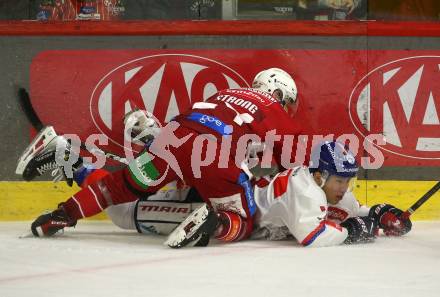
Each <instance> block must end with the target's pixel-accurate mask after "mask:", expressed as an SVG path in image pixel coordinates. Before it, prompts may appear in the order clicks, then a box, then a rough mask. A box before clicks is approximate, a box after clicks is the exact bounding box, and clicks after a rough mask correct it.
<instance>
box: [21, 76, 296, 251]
mask: <svg viewBox="0 0 440 297" xmlns="http://www.w3.org/2000/svg"><path fill="white" fill-rule="evenodd" d="M253 87H254V89H229V90H224V91H220V92H218V93H217V94H215V95H214V96H212V97H211V98H209V99H208V100H207V101H206V102H200V103H195V104H194V106H193V108H192V109H191V110H189V111H187V112H184V113H183V114H181V115H179V116H177V117H176V118H175V119H174V120H172V121H171V122H170V123H168V125H167V126H165V127H164V128H163V129H162V132H161V133H160V134H159V135H158V137H157V138H155V139H154V141H153V142H152V143H151V145H150V146H149V147H148V148H147V150H146V151H145V152H144V153H143V154H141V155H140V156H138V157H137V158H136V159H135V160H134V161H133V162H131V163H130V165H129V166H128V167H126V168H124V169H123V170H120V171H117V172H115V173H112V174H109V175H107V176H105V177H104V178H102V179H100V180H98V181H97V182H96V183H93V184H90V185H89V186H87V187H86V188H84V189H83V190H81V191H80V192H78V193H77V194H75V195H73V196H72V197H71V198H69V199H68V200H67V201H66V202H64V203H62V204H61V205H60V207H59V209H57V210H56V211H54V212H53V213H52V214H53V216H51V215H50V214H49V215H45V216H41V217H39V218H38V219H37V220H36V221H35V222H34V223H33V224H32V230H33V233H34V234H35V235H36V236H39V235H50V234H53V231H56V230H57V229H62V228H63V227H65V226H71V225H74V224H75V223H76V221H77V220H78V219H81V218H83V217H89V216H92V215H94V214H97V213H99V212H101V211H102V210H103V209H105V208H107V207H108V206H110V205H114V204H120V203H124V202H130V201H135V200H137V199H138V198H139V197H141V198H142V197H144V198H146V197H148V196H149V195H151V194H153V193H155V192H156V191H157V190H159V189H160V188H161V187H162V186H164V185H165V184H167V183H169V182H171V181H174V180H177V179H179V178H180V179H182V180H183V181H184V182H185V183H186V184H188V185H190V186H193V187H195V188H196V189H197V191H198V192H199V193H200V195H201V196H202V198H203V200H204V201H205V202H206V203H207V205H208V206H209V209H208V208H206V209H203V210H201V212H203V214H202V217H203V220H202V221H201V223H202V224H205V223H207V222H208V221H210V220H206V222H205V221H204V220H205V219H206V217H210V218H213V220H214V219H215V221H216V223H215V224H211V225H213V226H214V225H215V226H214V227H217V226H218V222H220V224H221V225H223V228H220V229H221V230H223V232H220V233H219V234H218V237H219V238H223V239H224V240H225V241H236V240H241V239H243V238H246V237H248V236H249V235H250V233H251V231H252V223H253V220H252V218H253V216H254V214H255V211H256V205H255V201H254V197H253V186H252V184H251V182H250V174H249V171H248V170H247V169H246V156H245V152H246V150H247V144H248V143H249V142H250V141H251V140H252V141H254V140H257V141H258V140H260V141H264V142H266V143H267V147H268V148H269V151H271V150H273V153H274V158H275V160H276V161H277V163H278V164H279V165H280V166H281V167H292V166H293V165H292V163H291V162H292V161H293V160H294V158H295V156H296V153H297V152H296V149H295V147H296V142H294V145H293V146H294V148H293V149H292V141H291V140H292V137H296V136H298V135H299V134H300V131H301V128H300V125H299V124H298V123H296V122H295V121H294V120H293V119H292V118H291V115H292V114H293V112H294V111H295V110H296V106H297V104H298V102H297V100H296V99H297V98H296V97H297V91H296V84H295V82H294V81H293V79H292V78H291V77H290V75H288V74H287V73H286V72H284V71H282V70H280V69H276V68H275V69H274V68H272V69H268V70H265V71H262V72H261V73H259V74H258V75H257V76H256V77H255V80H254V82H253ZM249 135H250V136H251V137H248V136H249ZM288 136H289V137H290V142H289V137H288ZM285 143H288V145H284V146H283V144H285ZM205 144H207V145H206V146H204V145H205ZM52 147H53V145H52ZM55 147H56V146H55ZM225 147H227V148H228V147H229V149H226V150H225V149H224V148H225ZM210 148H211V149H210ZM283 148H288V153H286V154H283V152H284V151H283ZM225 151H226V152H227V153H226V154H225ZM45 153H46V152H42V153H41V154H39V155H38V156H37V157H36V158H35V159H36V160H37V159H38V160H37V161H38V162H37V163H35V162H34V164H33V165H32V166H33V167H35V168H36V167H38V166H39V165H44V164H43V163H45V162H46V163H47V162H49V163H50V162H53V159H54V158H53V157H52V158H49V157H48V158H47V160H44V161H42V158H41V156H42V155H44V154H45ZM46 155H48V154H46ZM53 155H55V154H53ZM269 155H270V154H269ZM286 155H287V157H286ZM292 156H293V157H292ZM268 159H271V158H268ZM208 161H210V162H208ZM302 161H303V160H302ZM31 163H32V162H30V163H29V164H31ZM29 168H30V167H29ZM34 170H36V169H34ZM28 171H29V170H28ZM31 171H32V169H31ZM211 209H213V210H214V211H215V213H216V215H215V216H212V215H211V213H212V211H211ZM205 214H206V217H204V216H205ZM52 223H53V224H52ZM208 225H209V224H208ZM214 227H212V228H211V227H210V230H206V232H204V233H212V232H213V231H214V230H211V229H213V228H214ZM197 228H198V227H197ZM49 229H50V230H49ZM202 229H203V228H202ZM189 233H191V232H189ZM202 233H203V232H202ZM202 233H200V232H198V233H197V234H195V235H196V237H193V238H186V242H191V241H198V240H200V238H201V237H202V236H200V235H201V234H202ZM178 245H179V246H182V245H181V243H179V244H178Z"/></svg>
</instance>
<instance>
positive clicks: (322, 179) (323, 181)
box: [318, 170, 330, 189]
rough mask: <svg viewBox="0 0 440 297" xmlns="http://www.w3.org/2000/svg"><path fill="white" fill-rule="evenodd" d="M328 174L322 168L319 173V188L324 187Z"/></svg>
mask: <svg viewBox="0 0 440 297" xmlns="http://www.w3.org/2000/svg"><path fill="white" fill-rule="evenodd" d="M329 176H330V174H329V173H328V172H327V171H326V170H324V172H322V173H321V176H320V179H321V184H320V185H318V186H319V187H320V188H321V189H322V188H323V187H324V185H325V183H326V182H327V179H328V177H329Z"/></svg>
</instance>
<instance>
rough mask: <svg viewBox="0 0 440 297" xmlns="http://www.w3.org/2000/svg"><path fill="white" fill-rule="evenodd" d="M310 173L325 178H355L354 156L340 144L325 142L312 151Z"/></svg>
mask: <svg viewBox="0 0 440 297" xmlns="http://www.w3.org/2000/svg"><path fill="white" fill-rule="evenodd" d="M309 170H310V172H312V173H313V172H316V171H319V172H321V173H323V174H325V175H326V176H330V175H336V176H340V177H349V178H352V177H355V176H356V175H357V172H358V170H359V167H358V165H357V163H356V159H355V158H354V155H353V154H352V153H351V152H350V151H349V150H348V148H347V147H345V146H344V145H343V144H342V143H340V142H335V141H325V142H323V143H322V144H321V145H318V146H316V147H315V148H314V149H313V151H312V158H311V161H310V166H309Z"/></svg>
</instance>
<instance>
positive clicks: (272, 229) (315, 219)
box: [252, 167, 368, 247]
mask: <svg viewBox="0 0 440 297" xmlns="http://www.w3.org/2000/svg"><path fill="white" fill-rule="evenodd" d="M255 202H256V204H257V213H256V217H255V225H256V226H255V229H256V230H255V231H254V233H253V235H252V237H253V238H262V237H264V238H267V239H270V240H280V239H285V238H288V237H291V236H293V237H295V238H296V240H297V241H298V242H300V243H301V244H302V245H304V246H315V247H317V246H332V245H339V244H341V243H342V242H344V240H345V239H346V238H347V236H348V231H347V230H346V229H345V228H342V227H341V226H340V225H339V224H338V223H339V222H341V221H343V220H345V219H347V218H348V217H352V216H358V215H366V214H367V213H368V208H366V207H364V206H360V204H359V202H357V200H356V199H355V197H354V195H353V194H352V193H346V194H345V195H344V197H343V199H342V200H341V201H340V202H339V203H338V204H337V205H333V206H328V205H327V204H328V203H327V199H326V196H325V193H324V191H323V190H322V189H321V188H320V187H319V186H318V185H317V184H316V182H315V180H314V179H313V176H312V175H311V174H310V172H309V170H308V168H307V167H297V168H294V169H289V170H286V171H284V172H281V173H279V174H277V175H276V176H275V177H274V178H273V179H272V180H271V181H270V183H269V184H268V185H265V186H262V187H261V186H259V185H258V184H257V186H256V187H255ZM329 210H330V211H329ZM332 214H338V217H336V216H333V215H332ZM337 218H339V219H337Z"/></svg>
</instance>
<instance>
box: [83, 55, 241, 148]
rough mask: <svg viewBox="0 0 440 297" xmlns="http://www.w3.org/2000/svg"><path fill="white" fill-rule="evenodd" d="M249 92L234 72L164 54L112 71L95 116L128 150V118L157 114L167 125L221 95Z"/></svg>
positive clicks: (98, 93) (98, 92) (95, 101)
mask: <svg viewBox="0 0 440 297" xmlns="http://www.w3.org/2000/svg"><path fill="white" fill-rule="evenodd" d="M240 87H249V85H248V83H247V82H246V81H245V80H244V78H243V77H241V76H240V74H238V73H237V72H235V71H234V70H233V69H231V68H230V67H228V66H226V65H224V64H222V63H220V62H217V61H214V60H212V59H208V58H204V57H199V56H194V55H186V54H160V55H152V56H146V57H141V58H138V59H135V60H131V61H129V62H127V63H125V64H123V65H120V66H118V67H116V68H114V69H112V70H111V71H109V72H108V73H107V74H106V75H104V77H103V78H102V79H101V80H100V81H99V83H98V84H97V85H96V87H95V89H94V90H93V92H92V96H91V99H90V113H91V116H92V119H93V122H94V124H95V125H96V127H97V128H98V129H99V131H101V133H103V134H105V135H107V136H108V137H109V139H110V140H111V141H113V142H114V143H116V144H117V145H119V146H121V147H122V146H123V143H124V142H123V141H124V140H123V133H122V132H123V131H124V126H123V118H124V114H126V113H127V112H129V111H130V110H133V109H135V108H140V109H146V110H148V111H150V112H152V113H153V114H154V115H155V117H156V118H157V119H159V120H160V121H161V122H162V123H164V122H167V121H169V120H170V119H171V118H172V117H174V116H175V115H177V114H179V113H180V112H181V111H184V110H186V109H188V108H189V107H190V106H191V105H192V104H193V103H195V102H198V101H202V100H206V99H207V98H209V97H210V96H211V95H213V94H215V93H216V92H217V91H219V90H222V89H227V88H240Z"/></svg>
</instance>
